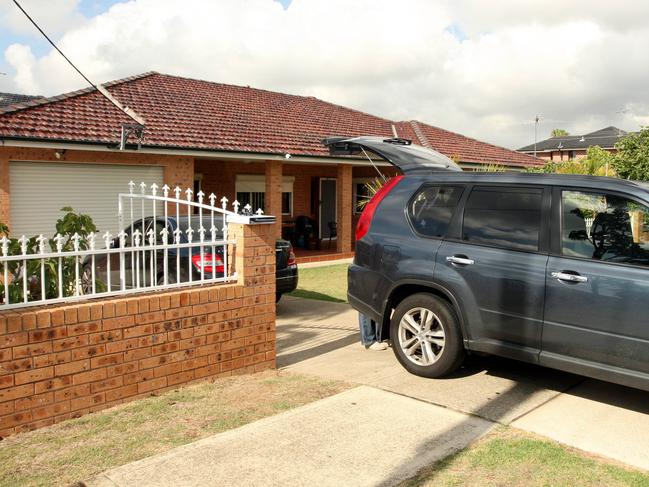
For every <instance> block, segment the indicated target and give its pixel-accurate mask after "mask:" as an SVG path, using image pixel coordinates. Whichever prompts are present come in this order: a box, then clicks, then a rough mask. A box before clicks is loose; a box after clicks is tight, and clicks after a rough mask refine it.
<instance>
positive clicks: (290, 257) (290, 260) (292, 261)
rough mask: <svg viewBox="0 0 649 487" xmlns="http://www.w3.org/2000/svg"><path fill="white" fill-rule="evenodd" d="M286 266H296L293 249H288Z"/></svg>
mask: <svg viewBox="0 0 649 487" xmlns="http://www.w3.org/2000/svg"><path fill="white" fill-rule="evenodd" d="M288 265H289V266H293V265H297V260H296V259H295V252H293V249H289V251H288Z"/></svg>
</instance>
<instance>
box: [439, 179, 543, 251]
mask: <svg viewBox="0 0 649 487" xmlns="http://www.w3.org/2000/svg"><path fill="white" fill-rule="evenodd" d="M482 188H506V189H508V190H510V191H511V190H513V192H523V191H525V190H526V189H536V190H538V189H540V190H541V225H540V228H539V246H538V249H537V250H526V249H516V248H511V247H503V246H501V245H492V244H488V243H484V242H472V241H470V240H464V238H463V234H464V212H465V211H466V203H467V201H468V200H469V198H470V197H471V194H473V191H475V190H476V189H482ZM551 207H552V191H551V188H550V187H549V186H548V185H545V184H515V183H500V182H498V181H489V182H484V183H479V184H471V185H468V187H467V188H466V190H465V191H464V194H463V195H462V198H461V199H460V203H459V204H458V209H460V210H461V211H456V212H455V214H454V218H453V220H452V221H451V225H449V232H448V233H451V231H453V232H454V234H453V238H448V237H447V238H446V239H445V240H452V241H454V242H458V243H462V244H465V245H477V246H480V247H487V248H492V249H498V250H505V251H511V252H525V253H528V254H543V255H548V254H549V253H550V236H551V223H552V222H551Z"/></svg>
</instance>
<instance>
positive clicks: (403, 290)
mask: <svg viewBox="0 0 649 487" xmlns="http://www.w3.org/2000/svg"><path fill="white" fill-rule="evenodd" d="M417 293H429V294H432V295H434V296H438V297H440V298H442V299H444V300H445V301H447V302H448V303H449V304H450V305H451V306H452V308H453V310H454V311H455V314H456V316H457V318H458V322H459V324H460V330H461V331H462V337H463V338H464V341H465V343H466V341H467V340H468V339H469V338H470V334H469V330H468V327H467V326H466V321H465V319H464V315H463V313H462V308H461V306H460V303H459V302H458V300H457V299H456V298H455V296H453V294H452V293H451V292H450V291H449V290H448V289H446V288H444V287H443V286H440V285H438V284H434V283H431V282H427V281H421V280H418V279H406V280H401V281H399V282H396V283H394V284H393V286H392V287H391V289H390V292H389V293H388V298H387V299H386V301H385V305H384V306H383V322H382V323H381V336H382V337H385V338H387V337H388V336H389V334H390V319H391V317H392V312H393V310H394V309H395V308H396V307H397V306H398V304H399V303H400V302H401V301H403V300H404V299H405V298H407V297H408V296H411V295H413V294H417Z"/></svg>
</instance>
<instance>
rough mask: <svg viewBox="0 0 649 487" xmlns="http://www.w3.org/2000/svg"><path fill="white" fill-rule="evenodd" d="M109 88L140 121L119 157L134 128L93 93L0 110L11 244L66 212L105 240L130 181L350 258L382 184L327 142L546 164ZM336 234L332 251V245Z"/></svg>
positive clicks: (132, 85)
mask: <svg viewBox="0 0 649 487" xmlns="http://www.w3.org/2000/svg"><path fill="white" fill-rule="evenodd" d="M105 87H106V88H107V89H108V90H109V91H110V93H111V94H112V95H113V96H114V97H115V98H116V99H118V100H119V101H120V102H121V103H122V104H123V105H125V106H128V107H130V108H131V109H133V110H134V111H135V112H136V113H137V114H138V115H139V116H141V117H142V118H144V120H145V122H146V123H145V130H144V137H143V139H142V140H141V145H140V146H139V147H138V145H137V144H136V143H135V140H134V139H133V138H131V139H130V140H129V144H128V145H127V146H126V149H125V150H119V142H120V137H121V135H122V130H123V126H124V124H130V123H132V120H131V119H130V118H129V117H128V116H126V115H125V114H124V113H123V112H122V111H120V110H119V109H118V108H116V107H115V106H114V105H113V104H112V103H111V102H110V101H108V100H107V99H106V98H105V97H103V96H102V95H101V94H100V93H99V92H98V91H97V90H96V89H94V88H88V89H83V90H79V91H76V92H72V93H68V94H64V95H60V96H55V97H51V98H45V99H35V100H30V101H26V102H24V103H22V104H14V105H10V106H6V107H3V108H0V221H3V222H5V223H7V224H8V225H9V226H10V228H11V231H12V234H14V235H20V234H28V235H31V234H35V233H41V232H48V231H51V233H54V229H53V222H54V221H55V220H56V218H57V217H58V216H59V215H60V213H59V209H60V208H61V207H62V206H72V207H73V208H75V209H76V210H77V211H82V212H85V213H88V214H90V215H91V216H92V217H93V218H94V220H95V222H96V223H97V226H98V228H99V230H100V231H102V232H103V231H105V230H111V231H115V230H117V229H116V228H115V226H116V216H115V215H116V198H115V194H116V193H117V192H124V189H125V188H126V184H127V183H128V181H129V180H133V181H146V182H148V183H153V182H155V183H156V184H158V185H159V186H162V185H163V184H168V185H169V186H171V187H174V186H180V187H182V188H185V187H194V188H195V191H198V190H199V189H200V190H202V191H203V192H204V193H206V194H209V193H212V192H213V193H215V194H217V195H218V196H219V197H221V196H223V195H225V196H226V197H227V198H228V199H229V200H230V201H232V200H234V199H235V198H236V199H238V200H239V201H241V202H242V203H250V204H251V205H253V206H255V207H256V206H260V207H263V209H264V211H265V212H266V213H267V214H273V215H278V216H279V215H281V216H282V217H281V218H278V221H277V223H276V226H275V229H274V232H275V234H276V236H281V235H282V234H284V235H285V236H286V235H287V233H290V232H291V230H292V229H293V228H294V226H295V225H294V222H295V219H296V218H297V217H299V216H308V217H310V218H312V219H313V220H314V221H315V222H316V230H317V234H318V236H319V238H320V239H323V240H324V241H325V242H326V243H325V244H324V249H327V250H326V251H327V252H329V253H336V254H337V256H339V257H340V256H343V255H349V254H350V252H351V251H352V249H353V228H354V224H355V222H356V220H357V218H358V210H357V208H356V200H357V199H358V198H359V197H360V196H362V192H363V187H364V186H363V185H364V182H366V181H367V180H368V179H370V178H372V177H374V176H376V172H375V169H374V168H373V167H372V166H371V164H370V163H369V162H368V161H367V160H361V159H356V158H348V157H342V158H341V157H332V156H330V155H329V153H328V152H327V150H326V149H325V148H324V147H323V146H322V145H321V140H322V139H323V138H324V137H327V136H331V135H345V136H354V135H378V136H386V137H394V136H398V137H404V138H408V139H411V140H413V142H414V143H417V144H421V145H424V146H427V147H430V148H432V149H435V150H437V151H439V152H441V153H443V154H445V155H447V156H449V157H451V158H453V159H454V160H456V161H457V162H458V163H459V164H460V166H462V167H463V168H465V169H470V170H475V169H479V168H480V167H483V166H484V165H485V164H498V165H503V166H506V167H508V168H510V169H513V170H521V169H524V168H525V167H528V166H534V165H539V164H540V161H539V160H538V159H536V158H534V157H532V156H529V155H526V154H522V153H519V152H514V151H510V150H508V149H504V148H501V147H497V146H494V145H491V144H487V143H484V142H480V141H478V140H475V139H471V138H468V137H464V136H462V135H460V134H457V133H453V132H449V131H446V130H443V129H440V128H437V127H433V126H430V125H427V124H424V123H421V122H417V121H405V122H404V121H401V122H396V121H391V120H387V119H384V118H381V117H377V116H374V115H369V114H366V113H362V112H359V111H356V110H352V109H349V108H346V107H342V106H339V105H334V104H332V103H327V102H324V101H321V100H318V99H316V98H313V97H304V96H293V95H286V94H282V93H276V92H271V91H266V90H260V89H253V88H249V87H242V86H233V85H225V84H220V83H212V82H207V81H199V80H194V79H187V78H181V77H177V76H170V75H164V74H159V73H156V72H149V73H145V74H141V75H137V76H133V77H130V78H126V79H122V80H118V81H113V82H110V83H107V84H106V85H105ZM379 165H381V166H383V169H382V170H383V171H384V172H385V173H386V174H394V170H393V169H392V168H391V167H390V166H387V165H386V164H385V163H380V162H379ZM332 222H336V224H337V233H338V235H337V238H336V239H329V237H330V227H331V225H330V224H331V223H332ZM331 240H333V243H332V242H331ZM328 245H331V251H329V250H328V248H327V247H328Z"/></svg>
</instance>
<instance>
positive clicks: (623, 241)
mask: <svg viewBox="0 0 649 487" xmlns="http://www.w3.org/2000/svg"><path fill="white" fill-rule="evenodd" d="M326 142H327V143H328V145H329V147H330V150H331V151H332V153H335V154H352V153H356V152H358V151H359V148H362V149H364V150H366V151H370V150H371V151H373V152H374V153H377V154H379V155H381V156H383V157H384V158H386V159H388V160H389V161H390V162H392V163H393V164H394V165H396V166H398V167H400V168H401V169H402V172H403V173H404V175H403V176H398V177H396V178H393V179H392V180H390V181H388V182H387V184H385V185H384V187H383V189H382V190H381V191H380V192H379V193H378V194H377V195H376V196H375V197H374V198H373V199H372V201H371V202H370V203H369V204H368V205H367V207H366V209H365V211H364V213H363V215H362V216H361V220H360V222H359V226H358V228H357V235H356V238H357V241H356V257H355V259H354V263H353V265H352V266H351V267H350V269H349V294H348V297H349V302H350V303H351V304H352V306H353V307H354V308H356V309H357V310H358V311H360V312H362V313H364V314H366V315H368V316H369V317H371V318H372V319H373V320H375V321H377V322H379V323H381V324H382V332H383V336H384V337H387V336H389V338H390V339H391V341H392V345H393V349H394V352H395V355H396V357H397V359H398V360H399V362H400V363H401V364H402V365H403V366H404V367H405V368H406V369H408V370H409V371H410V372H412V373H414V374H417V375H421V376H425V377H440V376H443V375H445V374H448V373H450V372H452V371H453V370H454V369H456V368H457V367H458V366H459V365H460V364H461V362H462V359H463V357H464V355H465V353H466V352H467V351H468V352H486V353H489V354H495V355H501V356H505V357H510V358H514V359H518V360H523V361H526V362H531V363H535V364H540V365H544V366H548V367H554V368H557V369H562V370H566V371H569V372H574V373H578V374H582V375H586V376H590V377H595V378H598V379H603V380H608V381H612V382H617V383H620V384H624V385H628V386H632V387H638V388H641V389H645V390H649V313H648V312H647V310H648V309H649V308H648V307H647V306H648V304H647V303H649V188H647V187H645V186H644V185H642V184H639V183H635V182H631V181H625V180H619V179H612V178H600V177H590V176H572V175H541V174H516V173H512V174H508V173H471V172H461V171H459V170H458V168H457V167H455V166H454V165H452V164H449V163H448V162H447V163H441V162H440V157H443V156H440V155H439V154H437V153H433V152H432V151H428V152H430V153H431V155H430V159H429V160H428V161H426V158H425V157H424V156H423V154H424V153H425V152H426V151H427V150H426V149H423V148H417V147H416V146H408V145H407V142H404V141H392V140H387V141H382V140H380V139H376V138H365V137H361V138H355V139H342V138H334V139H328V140H327V141H326ZM404 144H406V145H404ZM384 147H388V149H387V152H386V150H384ZM400 148H404V149H407V150H405V151H401V152H400V151H399V149H400ZM413 151H415V152H417V157H419V162H418V163H417V164H412V161H413V156H412V152H413Z"/></svg>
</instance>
